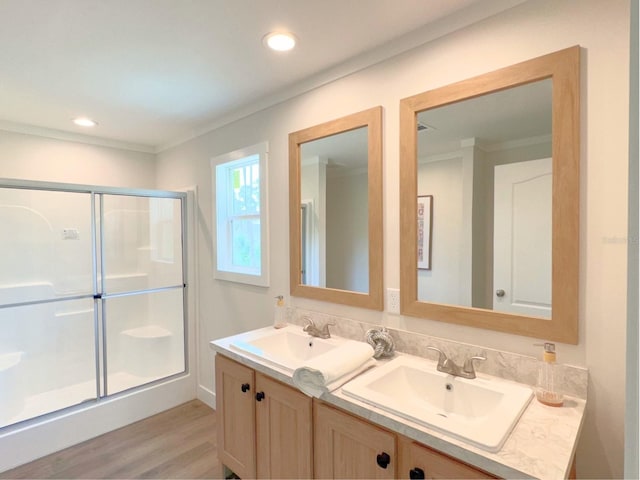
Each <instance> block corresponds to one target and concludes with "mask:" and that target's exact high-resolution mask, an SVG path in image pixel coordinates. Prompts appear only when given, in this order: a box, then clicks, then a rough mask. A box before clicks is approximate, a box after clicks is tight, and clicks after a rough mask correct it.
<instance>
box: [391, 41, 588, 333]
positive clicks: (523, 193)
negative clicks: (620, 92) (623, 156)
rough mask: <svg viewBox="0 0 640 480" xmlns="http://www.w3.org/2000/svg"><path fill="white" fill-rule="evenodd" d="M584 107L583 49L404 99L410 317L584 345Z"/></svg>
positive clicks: (403, 297) (404, 229)
mask: <svg viewBox="0 0 640 480" xmlns="http://www.w3.org/2000/svg"><path fill="white" fill-rule="evenodd" d="M579 103H580V48H579V47H578V46H575V47H571V48H568V49H565V50H561V51H558V52H554V53H551V54H548V55H544V56H542V57H538V58H534V59H532V60H528V61H525V62H522V63H519V64H516V65H512V66H509V67H506V68H502V69H500V70H496V71H493V72H490V73H487V74H483V75H480V76H477V77H474V78H470V79H468V80H463V81H460V82H457V83H454V84H451V85H447V86H444V87H440V88H436V89H434V90H430V91H426V92H423V93H420V94H417V95H414V96H412V97H408V98H405V99H402V100H401V101H400V232H401V236H400V268H401V270H400V310H401V313H402V314H403V315H410V316H415V317H421V318H427V319H431V320H438V321H443V322H449V323H455V324H461V325H467V326H473V327H477V328H484V329H491V330H497V331H501V332H508V333H513V334H518V335H524V336H530V337H536V338H540V339H548V340H554V341H558V342H563V343H570V344H577V343H578V282H579V246H578V245H579V243H578V240H579V217H580V211H579V202H580V193H579V183H580V178H579V163H580V140H579V134H580V109H579ZM509 135H511V136H509ZM512 171H517V172H518V173H517V174H516V175H515V176H513V175H512V173H511V172H512ZM522 171H526V172H528V173H525V174H524V175H525V176H524V177H522V176H519V175H522V173H521V172H522ZM504 172H507V173H504ZM505 178H506V180H505ZM505 182H506V186H505ZM505 192H506V193H505ZM426 196H429V207H430V209H431V210H430V211H428V213H429V218H426V217H425V209H424V208H419V206H418V205H419V202H420V199H421V198H425V197H426ZM419 214H420V215H419ZM505 225H506V226H505ZM505 232H506V233H505ZM427 255H429V257H427ZM426 258H428V259H429V261H428V262H425V259H426ZM427 264H428V267H429V268H428V269H426V268H424V265H427ZM420 265H422V266H423V268H419V266H420ZM504 272H507V273H508V275H507V276H506V277H504V276H501V275H502V274H503V273H504ZM447 283H449V284H451V288H450V289H446V288H445V287H444V286H445V285H446V284H447Z"/></svg>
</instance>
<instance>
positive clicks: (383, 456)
mask: <svg viewBox="0 0 640 480" xmlns="http://www.w3.org/2000/svg"><path fill="white" fill-rule="evenodd" d="M376 462H378V465H379V466H380V467H382V468H387V466H388V465H389V464H390V463H391V457H390V456H389V454H388V453H386V452H382V453H379V454H378V456H377V457H376Z"/></svg>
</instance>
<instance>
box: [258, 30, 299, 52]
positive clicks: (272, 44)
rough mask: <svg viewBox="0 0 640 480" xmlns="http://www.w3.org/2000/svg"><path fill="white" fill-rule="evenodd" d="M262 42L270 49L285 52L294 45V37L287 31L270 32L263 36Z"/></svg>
mask: <svg viewBox="0 0 640 480" xmlns="http://www.w3.org/2000/svg"><path fill="white" fill-rule="evenodd" d="M262 42H263V43H264V44H265V45H266V46H267V47H269V48H270V49H271V50H276V51H277V52H286V51H288V50H291V49H292V48H293V47H295V46H296V37H294V36H293V34H292V33H289V32H271V33H268V34H267V35H265V36H264V38H263V39H262Z"/></svg>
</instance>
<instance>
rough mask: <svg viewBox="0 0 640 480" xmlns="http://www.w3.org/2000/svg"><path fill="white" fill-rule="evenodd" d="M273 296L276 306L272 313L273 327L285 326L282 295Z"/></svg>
mask: <svg viewBox="0 0 640 480" xmlns="http://www.w3.org/2000/svg"><path fill="white" fill-rule="evenodd" d="M275 298H276V306H275V311H274V314H273V328H283V327H286V326H287V317H286V308H285V306H284V297H283V296H282V295H278V296H277V297H275Z"/></svg>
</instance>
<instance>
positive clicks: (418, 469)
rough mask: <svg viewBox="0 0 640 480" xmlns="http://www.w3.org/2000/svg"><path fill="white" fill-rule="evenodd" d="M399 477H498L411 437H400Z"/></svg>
mask: <svg viewBox="0 0 640 480" xmlns="http://www.w3.org/2000/svg"><path fill="white" fill-rule="evenodd" d="M398 478H431V479H441V478H442V479H453V478H459V479H470V478H498V477H494V476H493V475H490V474H488V473H487V472H484V471H482V470H478V469H476V468H474V467H472V466H470V465H467V464H466V463H462V462H460V461H458V460H456V459H454V458H451V457H449V456H447V455H444V454H442V453H440V452H437V451H435V450H432V449H431V448H429V447H426V446H424V445H422V444H420V443H417V442H415V441H413V440H411V439H410V438H406V437H403V436H399V437H398Z"/></svg>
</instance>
